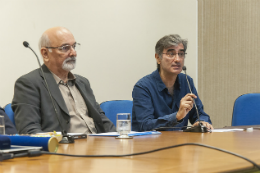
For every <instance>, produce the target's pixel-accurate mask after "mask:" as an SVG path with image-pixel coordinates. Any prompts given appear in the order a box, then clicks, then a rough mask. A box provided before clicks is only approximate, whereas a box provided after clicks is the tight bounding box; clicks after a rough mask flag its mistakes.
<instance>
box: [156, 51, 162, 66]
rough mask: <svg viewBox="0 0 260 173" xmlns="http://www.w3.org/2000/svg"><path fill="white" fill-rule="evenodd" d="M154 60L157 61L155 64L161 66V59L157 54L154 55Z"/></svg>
mask: <svg viewBox="0 0 260 173" xmlns="http://www.w3.org/2000/svg"><path fill="white" fill-rule="evenodd" d="M155 59H156V61H157V64H161V58H160V57H159V55H158V54H157V53H156V54H155Z"/></svg>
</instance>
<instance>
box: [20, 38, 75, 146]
mask: <svg viewBox="0 0 260 173" xmlns="http://www.w3.org/2000/svg"><path fill="white" fill-rule="evenodd" d="M23 45H24V47H26V48H29V49H31V51H32V52H33V53H34V55H35V56H36V58H37V60H38V64H39V67H40V69H41V72H42V76H43V79H44V82H45V84H46V88H47V91H48V93H49V96H50V98H51V102H52V106H53V108H54V110H55V115H56V117H57V119H58V122H59V125H60V128H61V134H62V140H61V141H60V143H61V144H69V143H74V137H73V136H70V135H68V134H67V132H66V131H65V130H64V129H63V127H62V125H61V122H60V119H59V116H58V112H57V109H56V107H55V105H54V100H53V98H52V95H51V92H50V89H49V85H48V83H47V81H46V78H45V75H44V73H43V70H42V66H41V63H40V60H39V58H38V56H37V54H36V53H35V52H34V50H33V49H32V48H31V47H30V46H29V43H28V42H27V41H24V42H23Z"/></svg>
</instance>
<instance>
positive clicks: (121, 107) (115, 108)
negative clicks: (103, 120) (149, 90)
mask: <svg viewBox="0 0 260 173" xmlns="http://www.w3.org/2000/svg"><path fill="white" fill-rule="evenodd" d="M100 107H101V109H102V110H103V111H104V112H105V115H106V116H107V117H108V118H109V120H110V121H112V123H113V124H114V125H115V126H116V115H117V114H118V113H130V114H131V117H132V107H133V101H131V100H111V101H106V102H102V103H101V104H100Z"/></svg>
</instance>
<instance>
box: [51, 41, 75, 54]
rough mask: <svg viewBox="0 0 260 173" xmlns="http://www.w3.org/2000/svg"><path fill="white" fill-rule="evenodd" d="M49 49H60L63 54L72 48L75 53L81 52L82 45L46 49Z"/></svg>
mask: <svg viewBox="0 0 260 173" xmlns="http://www.w3.org/2000/svg"><path fill="white" fill-rule="evenodd" d="M46 48H47V49H58V50H59V51H61V52H64V53H67V52H68V51H69V50H71V48H73V49H74V50H75V51H76V50H79V48H80V43H74V44H73V45H64V46H60V47H46Z"/></svg>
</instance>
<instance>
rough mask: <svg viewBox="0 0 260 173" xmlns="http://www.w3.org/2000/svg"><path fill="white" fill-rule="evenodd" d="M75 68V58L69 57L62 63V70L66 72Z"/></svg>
mask: <svg viewBox="0 0 260 173" xmlns="http://www.w3.org/2000/svg"><path fill="white" fill-rule="evenodd" d="M69 61H70V62H69ZM75 67H76V57H69V58H67V59H65V60H64V61H63V63H62V69H63V70H66V71H71V70H73V69H74V68H75Z"/></svg>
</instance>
